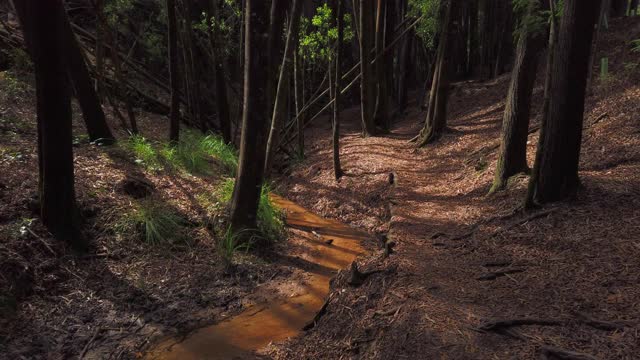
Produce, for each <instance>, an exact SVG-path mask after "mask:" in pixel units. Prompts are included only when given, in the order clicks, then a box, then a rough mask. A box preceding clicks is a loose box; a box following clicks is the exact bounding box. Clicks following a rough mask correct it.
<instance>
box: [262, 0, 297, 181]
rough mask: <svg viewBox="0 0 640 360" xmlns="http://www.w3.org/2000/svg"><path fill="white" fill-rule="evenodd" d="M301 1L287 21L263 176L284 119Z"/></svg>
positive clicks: (268, 170) (276, 144)
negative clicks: (287, 26)
mask: <svg viewBox="0 0 640 360" xmlns="http://www.w3.org/2000/svg"><path fill="white" fill-rule="evenodd" d="M302 2H303V0H293V8H292V10H291V16H290V17H289V18H290V19H291V20H290V22H289V29H288V30H287V41H286V44H285V50H284V58H283V60H282V66H281V67H280V76H279V80H278V89H277V92H276V99H275V104H274V106H273V116H272V119H271V130H270V131H269V140H268V141H267V154H266V156H267V158H266V161H265V163H264V173H265V177H269V173H270V171H271V165H272V164H273V158H274V156H275V153H276V150H277V149H276V147H277V146H278V144H279V143H280V131H281V130H282V124H283V123H284V121H285V116H286V111H287V106H286V105H287V97H288V95H289V91H288V90H289V76H290V74H291V70H292V69H293V53H294V51H295V50H296V48H297V44H298V33H299V31H298V27H299V25H300V18H301V16H300V14H301V12H302Z"/></svg>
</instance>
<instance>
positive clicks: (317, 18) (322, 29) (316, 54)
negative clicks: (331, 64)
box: [298, 4, 353, 64]
mask: <svg viewBox="0 0 640 360" xmlns="http://www.w3.org/2000/svg"><path fill="white" fill-rule="evenodd" d="M333 18H334V15H333V10H332V9H331V8H330V7H329V5H328V4H323V5H320V6H319V7H318V8H317V9H316V14H315V15H314V16H313V17H312V18H311V19H309V18H305V17H303V18H302V19H301V21H300V30H299V31H300V41H299V47H298V52H299V54H300V55H301V56H302V57H303V58H304V59H305V60H307V61H308V62H309V63H311V64H315V63H317V62H327V61H329V60H331V57H332V56H333V54H334V52H335V48H334V46H333V44H335V43H336V41H337V40H338V28H337V27H334V26H331V24H332V22H333ZM343 21H344V43H345V44H346V43H348V42H350V41H351V40H352V39H353V30H352V28H351V15H349V14H344V16H343Z"/></svg>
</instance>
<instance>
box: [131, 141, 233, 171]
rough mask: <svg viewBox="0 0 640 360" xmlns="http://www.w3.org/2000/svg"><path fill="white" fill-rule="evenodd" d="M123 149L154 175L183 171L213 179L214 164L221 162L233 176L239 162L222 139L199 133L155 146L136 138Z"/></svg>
mask: <svg viewBox="0 0 640 360" xmlns="http://www.w3.org/2000/svg"><path fill="white" fill-rule="evenodd" d="M122 144H123V146H124V148H125V149H127V150H128V151H130V152H131V153H132V154H133V156H134V157H135V158H136V159H135V161H136V163H138V164H140V165H143V166H144V167H146V168H147V169H149V170H151V171H159V170H183V171H185V172H187V173H190V174H196V175H210V174H211V173H212V171H213V168H212V167H211V166H210V162H209V161H210V160H211V159H214V160H216V161H218V162H219V163H220V164H221V166H222V167H223V168H224V169H225V171H227V172H228V173H229V174H230V175H231V174H234V173H235V171H236V169H237V166H238V160H237V155H236V151H235V149H234V148H233V146H231V145H229V144H226V143H225V142H224V140H222V138H221V137H220V136H217V135H211V134H209V135H205V134H202V133H201V132H198V131H195V130H188V131H184V132H183V133H182V135H181V137H180V141H178V142H177V143H169V142H151V141H149V140H148V139H146V138H145V137H143V136H141V135H132V136H130V137H129V139H127V140H126V141H124V142H123V143H122Z"/></svg>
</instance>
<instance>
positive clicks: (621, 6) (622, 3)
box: [611, 0, 629, 18]
mask: <svg viewBox="0 0 640 360" xmlns="http://www.w3.org/2000/svg"><path fill="white" fill-rule="evenodd" d="M628 5H629V0H611V17H612V18H617V17H623V16H624V15H625V14H626V12H627V6H628Z"/></svg>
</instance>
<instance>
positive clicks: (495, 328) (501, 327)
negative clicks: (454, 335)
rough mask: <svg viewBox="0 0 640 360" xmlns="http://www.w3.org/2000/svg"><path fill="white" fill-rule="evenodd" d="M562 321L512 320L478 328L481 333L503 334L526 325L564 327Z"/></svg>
mask: <svg viewBox="0 0 640 360" xmlns="http://www.w3.org/2000/svg"><path fill="white" fill-rule="evenodd" d="M564 323H565V322H564V321H562V320H554V319H537V318H524V319H510V320H497V321H488V322H485V323H483V324H481V325H480V326H478V327H477V328H476V330H478V331H481V332H503V331H505V330H508V329H509V328H512V327H514V326H524V325H540V326H561V325H564Z"/></svg>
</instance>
